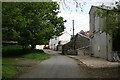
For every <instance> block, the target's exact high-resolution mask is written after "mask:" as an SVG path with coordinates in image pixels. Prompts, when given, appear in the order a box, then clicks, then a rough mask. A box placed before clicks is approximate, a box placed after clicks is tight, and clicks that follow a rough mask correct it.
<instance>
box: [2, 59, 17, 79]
mask: <svg viewBox="0 0 120 80" xmlns="http://www.w3.org/2000/svg"><path fill="white" fill-rule="evenodd" d="M16 74H17V70H16V68H15V67H14V66H13V65H12V64H11V62H10V60H9V59H7V58H5V59H2V78H11V77H13V76H14V75H16Z"/></svg>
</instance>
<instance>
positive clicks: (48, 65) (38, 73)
mask: <svg viewBox="0 0 120 80" xmlns="http://www.w3.org/2000/svg"><path fill="white" fill-rule="evenodd" d="M44 51H45V52H46V53H48V54H50V55H51V58H50V59H48V60H45V61H42V62H41V63H39V64H38V65H37V66H36V67H35V68H34V69H32V70H30V71H29V72H28V73H25V74H22V75H21V76H19V78H87V77H88V76H87V75H85V74H83V72H82V71H81V70H80V68H79V65H78V64H77V62H76V61H75V60H73V59H71V58H69V57H67V56H64V55H60V54H58V53H57V52H55V51H52V50H44Z"/></svg>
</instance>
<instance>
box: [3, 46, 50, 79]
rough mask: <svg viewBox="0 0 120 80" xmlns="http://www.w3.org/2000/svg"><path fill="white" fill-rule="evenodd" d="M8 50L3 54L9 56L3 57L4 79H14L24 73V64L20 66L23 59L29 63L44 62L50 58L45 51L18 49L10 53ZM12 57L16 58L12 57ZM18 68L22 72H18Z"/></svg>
mask: <svg viewBox="0 0 120 80" xmlns="http://www.w3.org/2000/svg"><path fill="white" fill-rule="evenodd" d="M7 50H8V52H7ZM7 50H5V53H3V54H7V57H6V56H5V57H2V78H4V79H5V78H13V77H14V76H16V75H17V74H19V73H21V71H24V70H22V69H23V68H24V66H23V65H22V64H18V62H20V59H21V58H22V59H25V60H27V62H30V61H34V62H35V61H42V60H46V59H48V58H50V56H49V54H46V53H44V51H43V50H30V49H27V50H22V49H18V48H17V49H15V48H14V50H10V52H9V49H8V48H7ZM18 53H19V54H18ZM20 53H21V54H20ZM14 54H15V55H16V54H17V56H14ZM11 55H12V56H14V57H12V56H11ZM16 59H19V60H16ZM29 60H30V61H29ZM22 61H24V60H22ZM21 63H23V62H21ZM24 65H25V64H24ZM32 66H33V65H32ZM18 67H20V69H21V70H18ZM25 67H26V66H25Z"/></svg>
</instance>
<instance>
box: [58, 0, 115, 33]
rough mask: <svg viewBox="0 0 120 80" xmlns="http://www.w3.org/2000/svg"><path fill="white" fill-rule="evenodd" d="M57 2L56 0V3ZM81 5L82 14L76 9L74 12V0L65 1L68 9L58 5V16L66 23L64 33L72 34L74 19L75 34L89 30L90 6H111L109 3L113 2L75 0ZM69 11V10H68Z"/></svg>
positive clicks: (106, 0) (108, 0)
mask: <svg viewBox="0 0 120 80" xmlns="http://www.w3.org/2000/svg"><path fill="white" fill-rule="evenodd" d="M58 1H59V0H57V2H58ZM77 1H79V2H80V3H81V4H83V6H82V9H83V12H81V9H80V8H78V9H77V12H76V7H75V3H74V0H66V5H67V6H68V7H70V8H66V7H65V6H64V5H63V6H62V3H63V2H61V3H60V11H61V13H59V14H58V16H62V17H63V18H64V19H65V20H67V22H66V23H65V27H66V29H65V31H67V32H68V33H69V34H71V35H72V34H73V31H72V28H73V26H72V20H73V19H74V26H75V34H76V33H78V32H80V31H81V30H84V31H88V30H89V10H90V8H91V5H101V4H102V3H104V4H105V5H111V2H113V1H115V0H77ZM69 9H70V10H69Z"/></svg>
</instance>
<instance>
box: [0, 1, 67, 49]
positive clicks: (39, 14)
mask: <svg viewBox="0 0 120 80" xmlns="http://www.w3.org/2000/svg"><path fill="white" fill-rule="evenodd" d="M2 10H3V11H2V14H3V15H2V19H3V20H2V23H3V24H2V30H3V40H16V41H18V42H19V44H20V45H22V46H24V47H26V46H27V45H29V44H31V45H32V48H33V49H34V48H35V45H36V44H47V43H48V41H49V39H50V38H51V37H52V36H53V35H57V36H59V35H61V33H62V32H63V31H64V28H65V27H64V22H65V20H63V18H62V17H57V14H58V13H59V11H58V10H59V5H58V4H57V3H56V2H9V3H7V2H4V3H3V4H2Z"/></svg>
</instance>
